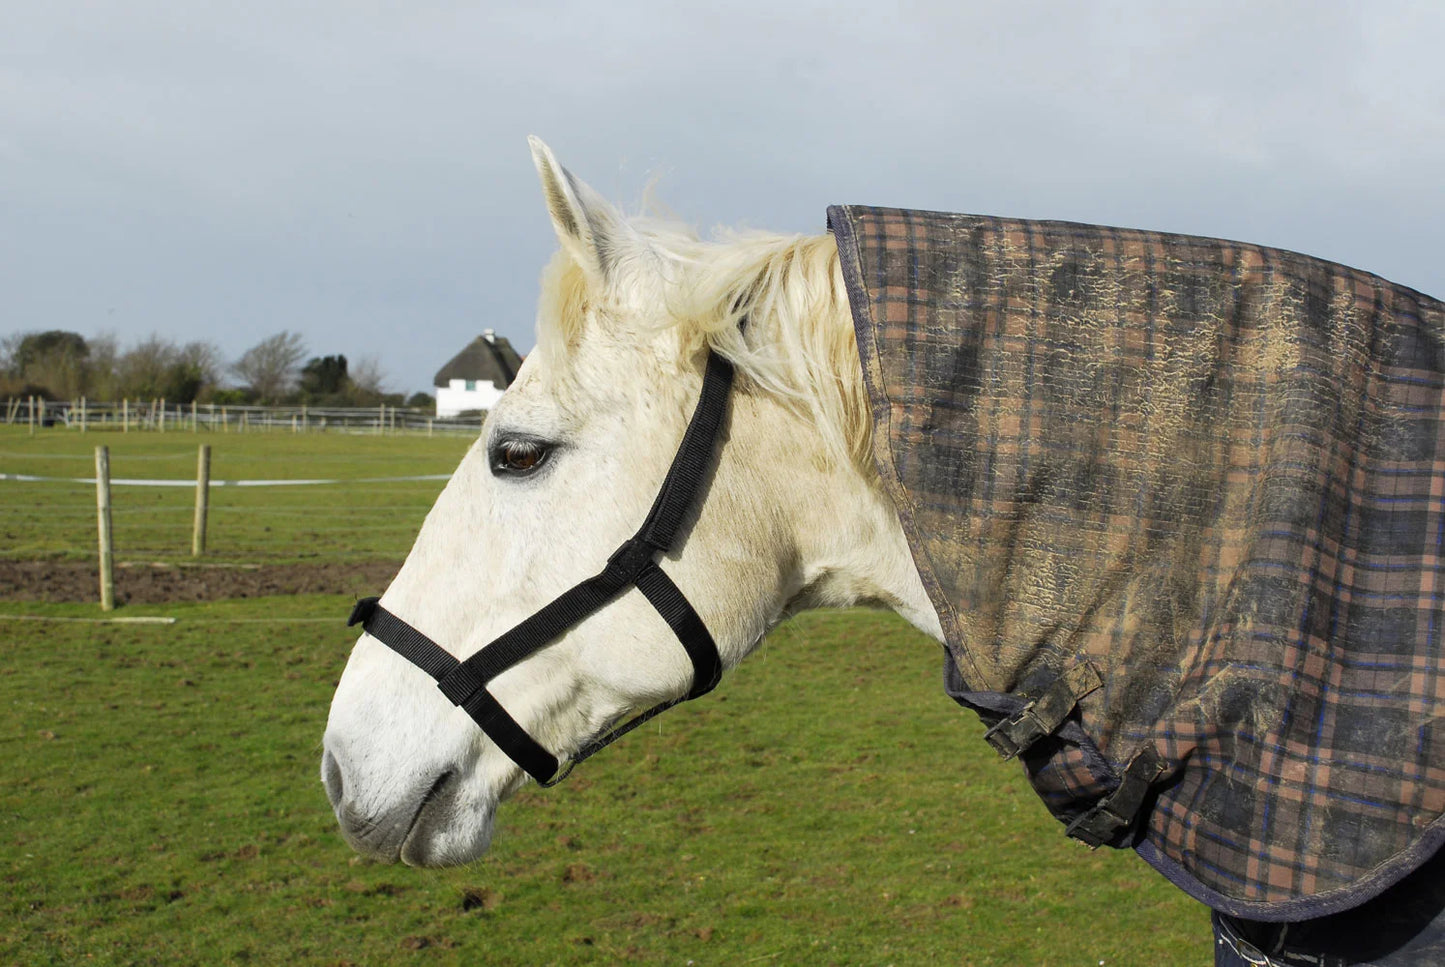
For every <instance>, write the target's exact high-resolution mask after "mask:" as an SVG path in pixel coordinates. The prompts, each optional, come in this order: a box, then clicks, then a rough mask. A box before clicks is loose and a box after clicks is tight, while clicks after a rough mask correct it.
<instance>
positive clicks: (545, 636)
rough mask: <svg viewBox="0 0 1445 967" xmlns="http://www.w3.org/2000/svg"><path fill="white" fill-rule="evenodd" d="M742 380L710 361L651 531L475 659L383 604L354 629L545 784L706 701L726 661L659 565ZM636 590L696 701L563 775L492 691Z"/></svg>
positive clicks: (718, 360)
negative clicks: (666, 632)
mask: <svg viewBox="0 0 1445 967" xmlns="http://www.w3.org/2000/svg"><path fill="white" fill-rule="evenodd" d="M732 380H733V367H732V364H731V363H729V362H728V361H727V360H726V359H724V358H722V357H721V356H719V355H717V354H716V353H709V354H708V359H707V370H706V372H705V374H704V375H703V383H702V395H701V396H700V397H699V399H698V401H697V409H695V410H694V411H693V414H692V419H691V421H690V422H689V423H688V426H687V432H686V433H684V434H683V438H682V444H681V445H680V446H679V447H678V451H677V455H676V456H674V457H673V460H672V466H671V467H670V468H669V469H668V471H667V476H666V478H664V480H663V482H662V487H661V489H660V490H659V491H658V494H657V499H656V500H654V501H653V503H652V509H651V510H650V511H649V512H648V514H647V519H646V520H644V521H643V523H642V527H641V528H640V529H639V530H638V531H637V533H636V534H635V535H634V536H633V537H631V538H630V539H628V540H626V541H624V542H623V543H622V545H621V546H620V547H618V548H617V550H616V551H614V552H613V553H612V556H611V557H610V558H608V559H607V565H606V567H604V568H603V569H602V570H601V571H600V572H598V573H597V574H595V575H593V576H592V577H590V578H588V579H586V580H585V581H583V582H581V583H580V584H578V585H576V586H574V587H573V588H571V589H570V590H567V591H564V592H563V593H562V594H561V595H559V596H557V597H556V598H554V599H553V600H552V601H551V602H549V603H548V604H546V605H543V606H542V608H541V609H540V610H538V611H536V612H534V613H533V614H532V615H531V616H529V617H527V618H525V619H523V620H522V621H521V623H519V624H517V625H516V626H514V627H513V628H511V629H510V630H508V631H506V632H503V633H502V634H501V635H500V636H499V637H497V638H496V639H494V640H493V641H492V642H491V643H490V644H488V645H487V646H486V647H484V648H482V649H481V650H480V651H478V652H477V653H476V654H474V655H472V656H471V657H470V658H468V659H466V660H465V661H459V660H458V659H457V658H456V657H454V656H453V655H452V654H450V653H449V652H447V650H446V649H444V648H442V647H441V646H440V645H438V644H437V643H436V642H435V641H432V640H431V639H430V638H428V637H427V636H426V635H425V634H423V633H422V632H420V631H418V630H417V629H416V628H414V627H412V626H411V625H409V624H407V623H406V622H405V621H403V620H401V619H400V618H398V617H397V616H396V615H394V614H392V613H391V612H390V611H387V610H386V609H385V608H383V607H382V606H381V605H380V604H379V603H378V601H379V599H377V598H363V599H362V600H360V601H358V602H357V603H356V607H355V608H354V609H353V610H352V612H351V618H350V619H349V620H348V621H347V624H348V625H356V624H359V625H361V626H362V628H364V629H365V630H366V632H367V634H369V635H371V636H372V637H373V638H376V639H377V640H379V641H381V642H382V643H383V644H385V645H387V646H388V647H389V648H391V649H392V650H393V651H395V652H396V653H397V654H399V655H401V656H402V657H403V658H405V659H406V660H407V661H410V662H411V663H412V664H414V665H416V666H417V667H418V668H420V669H421V670H422V671H424V672H426V673H427V674H428V675H430V676H431V677H432V678H434V679H436V682H437V687H438V688H439V689H441V692H442V694H443V695H445V696H446V697H447V699H448V700H450V701H451V702H452V704H454V705H459V706H461V708H462V709H464V710H465V711H466V713H467V714H468V715H470V716H471V717H472V719H473V721H475V722H476V723H477V725H478V726H479V727H480V728H481V730H482V731H483V732H485V733H486V735H487V737H488V738H489V739H491V740H492V741H493V742H494V743H496V745H497V746H498V748H500V749H501V750H502V751H503V752H505V753H506V754H507V756H508V757H510V758H511V759H512V761H513V762H515V763H516V764H517V765H519V766H521V767H522V769H523V770H525V771H526V772H527V774H528V775H530V776H531V777H532V778H533V779H535V780H536V781H537V782H538V783H539V784H540V785H542V786H552V785H556V784H557V783H558V782H561V781H562V779H564V778H565V777H566V775H567V772H569V771H571V768H572V766H574V765H576V764H577V763H578V762H581V761H582V760H583V759H586V758H588V757H589V756H591V755H593V754H594V753H596V752H598V751H600V750H601V749H603V748H605V747H607V746H608V745H611V744H612V743H613V742H615V741H616V740H617V739H620V738H621V737H622V736H624V735H626V734H627V733H628V732H630V731H632V730H633V729H635V728H637V727H638V726H639V725H641V724H642V723H643V722H646V721H647V720H649V719H651V718H652V717H653V716H655V715H658V714H660V713H662V712H664V711H666V710H667V709H669V708H671V707H672V706H674V705H676V704H678V703H679V702H683V701H686V700H687V699H693V698H697V697H698V696H700V695H705V694H706V693H708V692H709V691H711V690H712V689H713V687H714V686H716V685H717V683H718V680H719V679H721V678H722V658H721V657H720V656H719V655H718V650H717V644H716V643H715V642H714V641H713V639H712V635H711V634H709V633H708V630H707V626H706V625H705V624H704V623H703V620H702V618H701V617H699V616H698V613H697V611H696V609H694V608H693V606H692V604H691V603H689V602H688V600H687V597H686V596H685V595H684V594H683V593H682V592H681V591H680V590H678V587H677V585H676V584H674V583H673V582H672V579H671V578H670V577H668V576H667V573H666V572H665V571H663V570H662V568H660V567H658V565H657V557H658V555H660V554H665V553H666V552H667V551H668V550H670V549H671V547H672V544H673V540H674V539H675V538H676V536H677V531H678V529H679V528H680V527H681V526H682V521H683V519H684V518H685V517H686V516H687V513H688V511H689V510H691V508H692V506H693V505H694V504H695V503H696V502H697V499H698V495H699V493H700V491H701V490H702V482H703V475H704V474H705V473H706V471H707V467H708V464H709V462H710V461H711V459H712V455H713V451H714V450H715V449H716V448H717V440H718V437H719V435H720V434H721V430H722V420H723V416H724V414H725V412H726V410H727V397H728V391H729V389H730V388H731V386H732ZM633 587H636V588H637V589H638V590H639V591H641V592H642V594H643V596H644V597H645V598H647V600H648V601H649V602H650V603H651V604H652V606H653V607H654V608H655V609H657V613H658V614H659V615H661V616H662V618H663V620H664V621H666V622H667V624H668V627H670V628H671V629H672V631H673V634H675V635H676V636H677V640H678V641H679V642H680V643H681V644H682V647H683V649H684V650H685V651H686V652H687V657H688V659H689V660H690V661H691V662H692V687H691V689H689V691H688V693H687V694H686V695H684V696H681V697H679V698H676V699H672V700H671V701H667V702H663V703H662V704H660V705H657V706H654V707H653V708H651V709H649V710H647V711H646V712H643V713H642V714H641V715H639V716H637V717H636V718H634V719H632V720H631V721H629V722H627V723H626V724H625V725H622V726H620V727H617V728H614V729H609V730H607V731H606V732H604V733H603V734H602V735H601V736H599V737H597V738H595V739H593V740H592V741H590V742H588V743H587V744H586V745H584V746H583V747H582V748H581V749H579V750H578V751H577V752H576V753H575V754H573V755H572V756H571V758H570V760H569V762H568V765H567V767H566V770H564V771H559V765H558V762H557V758H556V757H555V756H554V755H552V753H550V752H548V751H547V750H546V749H545V748H543V747H542V745H541V743H539V742H537V740H536V739H534V738H532V737H531V736H530V735H528V734H527V731H526V729H524V728H522V727H521V726H520V725H518V724H517V720H516V719H514V718H512V716H511V715H509V714H508V713H507V710H506V709H505V708H503V707H502V706H501V704H500V703H499V702H498V701H497V700H496V699H495V698H494V697H493V696H492V693H491V692H490V691H488V690H487V684H488V683H489V682H491V680H492V679H493V678H495V677H497V676H498V675H500V674H501V673H502V672H504V671H506V670H507V669H508V668H511V667H512V666H513V665H515V664H517V663H518V662H520V661H521V660H522V659H524V658H527V657H528V656H530V655H532V654H534V653H535V652H537V651H540V650H541V649H542V648H545V647H546V646H547V645H549V644H551V643H552V642H553V641H555V640H556V639H557V638H559V637H560V636H561V635H562V634H563V633H564V632H566V631H567V630H568V629H570V628H572V627H573V626H574V625H576V624H578V623H579V622H581V621H582V620H583V619H584V618H587V617H589V616H590V615H593V614H595V613H596V612H598V611H600V610H601V609H602V608H603V607H605V606H606V605H607V604H609V603H610V602H611V601H613V600H614V599H615V598H617V597H618V596H620V595H621V594H622V593H623V592H624V591H627V590H628V589H630V588H633Z"/></svg>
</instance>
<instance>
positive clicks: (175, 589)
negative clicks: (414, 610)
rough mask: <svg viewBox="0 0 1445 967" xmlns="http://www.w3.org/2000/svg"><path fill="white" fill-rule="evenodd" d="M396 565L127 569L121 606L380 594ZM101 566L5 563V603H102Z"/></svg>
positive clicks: (121, 572) (0, 591)
mask: <svg viewBox="0 0 1445 967" xmlns="http://www.w3.org/2000/svg"><path fill="white" fill-rule="evenodd" d="M400 568H401V564H400V563H399V562H396V561H366V562H363V563H359V564H339V563H317V564H261V565H243V566H237V567H221V566H205V565H202V566H195V567H191V566H179V567H178V566H176V565H154V564H139V563H137V564H124V565H118V566H117V567H116V569H115V599H116V602H117V603H118V604H164V603H166V602H169V601H220V600H224V599H226V598H258V597H263V596H266V595H273V594H351V595H357V596H365V595H369V594H380V593H381V592H382V591H384V590H386V586H387V585H388V584H390V583H391V579H392V578H394V577H395V576H396V572H397V571H398V570H400ZM99 582H100V577H99V572H98V571H97V568H96V565H95V564H93V563H86V562H73V561H0V600H3V601H51V602H67V601H69V602H85V601H99V600H100V584H99Z"/></svg>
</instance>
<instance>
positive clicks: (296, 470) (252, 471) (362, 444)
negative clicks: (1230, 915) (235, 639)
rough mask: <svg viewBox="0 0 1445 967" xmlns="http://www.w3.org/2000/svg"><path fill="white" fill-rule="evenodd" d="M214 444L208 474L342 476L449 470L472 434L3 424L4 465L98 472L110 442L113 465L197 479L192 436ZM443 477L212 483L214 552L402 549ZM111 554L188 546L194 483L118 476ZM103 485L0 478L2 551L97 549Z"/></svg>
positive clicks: (181, 550)
mask: <svg viewBox="0 0 1445 967" xmlns="http://www.w3.org/2000/svg"><path fill="white" fill-rule="evenodd" d="M199 443H209V444H210V445H211V477H212V479H213V480H250V479H263V480H274V479H292V480H294V479H316V478H322V479H343V480H356V479H358V478H366V477H401V476H416V475H425V474H446V473H450V472H451V471H453V470H454V469H456V465H457V463H458V462H460V460H461V458H462V455H463V454H464V453H465V452H466V450H467V447H468V446H469V445H470V444H471V438H470V437H465V436H460V435H451V436H437V437H433V438H428V437H426V436H423V435H404V436H373V435H351V434H342V433H310V434H292V433H287V432H273V433H244V434H243V433H228V434H223V433H200V434H191V433H154V432H148V433H140V432H133V433H124V434H123V433H118V432H114V431H110V432H103V433H86V434H81V433H79V432H77V431H74V430H64V429H54V428H52V429H44V430H40V431H37V433H36V435H35V436H33V437H31V436H29V435H28V433H27V431H26V429H25V428H23V427H11V426H0V473H12V474H26V475H30V476H41V477H67V478H73V477H82V478H85V477H93V476H94V475H95V457H94V453H95V447H96V446H98V445H101V444H103V445H105V446H108V447H109V448H110V465H111V477H112V479H121V478H163V479H176V480H195V476H196V448H197V445H198V444H199ZM443 485H444V482H443V481H419V482H397V483H366V484H342V485H322V486H302V487H258V488H237V487H212V488H211V491H210V512H209V515H208V527H207V546H206V560H208V561H214V562H271V563H284V562H298V561H299V562H304V561H307V560H313V559H316V558H320V557H324V558H325V559H327V560H331V561H365V560H398V561H399V560H401V559H402V558H403V557H405V556H406V552H407V550H408V548H410V547H411V542H412V540H413V538H414V537H415V536H416V531H417V528H418V527H420V526H421V522H422V519H423V518H424V517H425V516H426V512H427V510H428V508H430V507H431V505H432V503H433V502H434V501H435V500H436V496H437V494H438V493H440V492H441V489H442V487H443ZM111 505H112V520H113V526H114V542H115V554H116V558H117V560H129V561H168V562H174V561H185V560H189V559H190V549H191V523H192V514H193V508H194V505H195V489H194V488H193V487H130V486H116V487H114V488H112V495H111ZM95 548H96V512H95V487H94V485H91V484H72V483H51V482H45V483H25V482H17V481H11V480H0V557H5V558H10V559H14V560H36V559H61V560H88V559H91V558H93V557H94V556H95Z"/></svg>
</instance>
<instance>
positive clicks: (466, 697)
mask: <svg viewBox="0 0 1445 967" xmlns="http://www.w3.org/2000/svg"><path fill="white" fill-rule="evenodd" d="M378 602H379V599H378V598H362V599H361V600H360V601H358V602H356V606H355V607H354V608H353V609H352V611H351V617H350V618H349V619H348V620H347V622H346V624H347V626H348V627H349V626H351V625H356V624H359V625H361V626H362V627H363V628H364V629H366V633H367V634H369V635H371V636H372V637H373V638H376V639H378V640H379V641H381V642H382V643H383V644H385V645H386V646H387V647H388V648H391V649H392V650H393V651H395V652H397V654H399V655H401V656H402V657H403V658H405V659H406V660H407V661H409V662H411V663H412V664H413V665H416V666H417V667H418V668H420V669H421V670H422V671H424V672H426V673H427V674H428V675H430V676H431V677H432V678H434V679H436V680H437V687H438V688H440V689H441V691H442V694H443V695H446V697H447V698H448V699H450V700H451V703H452V704H453V705H460V706H461V707H462V708H463V709H464V710H465V711H466V713H467V714H468V715H470V716H471V717H472V720H473V721H475V722H476V723H477V725H479V726H480V727H481V729H482V731H483V732H485V733H487V735H489V736H495V737H498V738H500V739H501V740H502V741H501V742H498V745H501V746H502V750H503V751H504V752H506V753H507V755H508V757H510V758H511V759H512V761H513V762H515V763H517V765H519V766H521V767H522V768H523V769H525V770H526V771H527V774H528V775H530V776H531V777H532V778H533V779H536V780H537V781H538V782H546V781H547V780H549V779H551V778H552V776H554V775H556V774H557V759H556V757H555V756H553V755H552V753H550V752H548V751H547V750H546V749H544V748H542V746H541V745H539V744H538V743H537V742H536V741H535V740H534V739H533V738H532V737H531V736H530V735H528V734H527V730H526V729H524V728H522V727H521V726H520V725H518V724H517V720H516V719H514V718H512V716H510V715H509V714H507V710H506V709H504V708H502V705H501V703H500V702H498V701H497V700H496V699H495V698H493V697H492V693H491V692H489V691H487V690H486V688H485V687H483V686H482V685H480V684H478V685H477V686H476V687H474V688H468V689H466V690H465V692H464V693H463V692H462V691H461V690H459V689H458V688H457V687H456V685H454V684H452V685H450V687H449V683H453V682H455V680H456V678H457V674H456V673H457V672H459V671H462V672H464V671H465V669H463V668H462V667H461V666H462V663H461V662H459V661H457V659H456V658H455V657H454V656H453V655H451V654H449V653H448V652H447V651H446V650H445V649H443V648H442V647H441V645H438V644H437V643H436V642H435V641H432V640H431V639H430V638H428V637H427V636H426V635H424V634H422V633H421V632H420V631H417V630H416V628H414V627H412V626H411V625H409V624H407V623H406V622H405V621H402V620H401V619H400V618H398V617H397V616H396V615H394V614H392V613H391V612H390V611H388V610H386V609H385V608H383V607H382V606H381V605H380V604H379V603H378ZM464 677H465V676H464ZM502 742H505V743H506V744H505V745H502Z"/></svg>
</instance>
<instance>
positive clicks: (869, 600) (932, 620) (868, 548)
mask: <svg viewBox="0 0 1445 967" xmlns="http://www.w3.org/2000/svg"><path fill="white" fill-rule="evenodd" d="M832 271H833V272H834V273H835V279H834V291H835V292H836V293H839V294H841V293H843V292H844V291H845V290H844V286H843V283H842V275H841V270H840V269H839V268H838V266H837V262H836V256H835V258H834V259H833V264H832ZM814 321H815V322H817V323H818V324H821V325H823V326H825V327H828V333H827V334H828V335H829V336H830V337H832V338H833V339H834V340H837V339H840V338H841V339H842V340H843V341H845V342H846V343H847V345H848V346H851V347H852V349H851V352H843V353H837V354H833V355H834V358H835V359H836V360H837V364H838V365H839V366H843V367H847V371H846V372H841V371H840V372H839V373H837V377H838V379H839V380H840V382H841V384H842V385H845V386H846V387H848V388H849V391H850V392H852V393H854V394H855V396H854V403H855V404H856V405H855V406H854V407H852V408H853V409H857V408H858V407H861V413H860V414H858V419H857V421H855V422H857V423H858V425H856V426H853V427H850V428H845V430H844V435H845V436H847V437H854V436H856V435H857V434H858V433H860V432H861V433H865V434H866V433H868V432H869V431H870V430H871V427H870V426H869V423H868V417H867V414H868V413H869V412H870V411H871V408H870V407H869V405H868V402H867V395H866V392H865V391H864V389H863V375H862V370H861V364H860V362H859V359H858V353H857V346H856V342H855V341H854V339H853V335H852V333H853V320H852V314H851V311H850V310H849V307H848V303H847V300H846V297H843V298H839V299H835V300H834V302H833V304H832V305H830V306H829V308H828V309H827V310H826V311H824V312H822V313H820V314H819V316H818V317H817V318H816V319H815V320H814ZM835 345H836V342H835ZM845 395H846V393H845ZM850 442H851V441H850ZM818 472H819V473H820V474H821V476H822V479H819V480H817V481H815V482H813V484H812V485H811V486H809V487H807V488H806V490H805V492H803V493H802V494H800V495H799V496H798V498H797V499H796V500H795V501H794V515H795V523H796V525H797V529H796V534H797V535H798V536H797V542H798V551H799V567H798V574H797V577H796V580H797V582H798V589H797V592H796V594H795V595H794V596H793V598H792V600H791V601H789V602H788V607H787V610H788V611H790V612H793V611H799V610H803V609H805V608H812V607H849V606H852V605H883V606H885V607H888V608H891V609H893V610H894V611H896V612H898V613H899V614H900V615H901V616H902V617H903V618H904V619H905V620H907V621H908V622H909V623H910V624H912V625H913V626H914V627H916V628H918V629H919V630H921V631H923V632H924V633H926V634H929V635H931V636H933V637H934V638H936V639H937V640H939V641H942V640H943V631H942V627H941V625H940V623H939V619H938V614H937V612H936V611H935V610H934V608H933V604H932V603H931V602H930V601H929V599H928V592H927V591H926V590H925V588H924V586H923V581H922V580H921V579H920V578H919V576H918V569H917V568H916V567H915V566H914V564H913V555H912V552H911V551H910V550H909V547H908V540H907V538H906V537H905V536H904V532H903V526H902V523H901V522H900V521H899V518H898V512H897V510H896V509H895V507H894V505H893V502H892V501H891V500H890V499H889V498H888V497H887V496H886V494H885V493H884V492H883V489H882V487H881V486H880V484H879V481H878V472H877V469H876V468H875V466H874V465H873V462H872V460H871V458H867V459H863V460H861V461H852V462H850V461H838V460H834V461H831V463H830V464H829V466H828V468H827V469H826V470H823V469H820V470H819V471H818Z"/></svg>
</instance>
